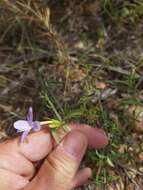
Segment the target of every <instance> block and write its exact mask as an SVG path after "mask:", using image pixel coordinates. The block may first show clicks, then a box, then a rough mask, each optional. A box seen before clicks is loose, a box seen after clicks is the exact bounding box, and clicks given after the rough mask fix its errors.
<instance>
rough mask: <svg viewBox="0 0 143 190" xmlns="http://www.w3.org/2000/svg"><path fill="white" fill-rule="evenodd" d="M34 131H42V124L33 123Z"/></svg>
mask: <svg viewBox="0 0 143 190" xmlns="http://www.w3.org/2000/svg"><path fill="white" fill-rule="evenodd" d="M32 127H33V128H32V129H33V131H40V129H41V125H40V122H39V121H34V122H33V123H32Z"/></svg>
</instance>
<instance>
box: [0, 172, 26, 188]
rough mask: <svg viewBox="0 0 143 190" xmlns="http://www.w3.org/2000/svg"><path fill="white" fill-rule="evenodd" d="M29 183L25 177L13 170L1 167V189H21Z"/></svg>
mask: <svg viewBox="0 0 143 190" xmlns="http://www.w3.org/2000/svg"><path fill="white" fill-rule="evenodd" d="M28 183H29V181H28V180H26V179H25V178H24V177H21V176H19V175H17V174H14V173H13V172H11V171H6V170H4V169H0V189H1V190H19V189H22V188H24V187H25V186H26V185H27V184H28Z"/></svg>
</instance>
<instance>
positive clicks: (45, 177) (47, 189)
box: [24, 131, 87, 190]
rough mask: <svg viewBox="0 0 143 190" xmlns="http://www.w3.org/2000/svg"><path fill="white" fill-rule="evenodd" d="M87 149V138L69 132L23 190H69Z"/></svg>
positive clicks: (78, 133) (80, 134)
mask: <svg viewBox="0 0 143 190" xmlns="http://www.w3.org/2000/svg"><path fill="white" fill-rule="evenodd" d="M86 148H87V137H86V136H85V135H84V134H83V133H81V132H79V131H72V132H70V133H69V134H68V135H67V136H66V137H65V138H64V139H63V141H62V142H61V143H60V144H59V145H58V146H57V147H56V149H55V150H54V151H53V152H51V154H49V156H48V157H47V158H46V159H45V161H44V163H43V165H42V167H41V169H40V170H39V172H38V174H37V175H36V177H35V178H34V179H33V180H32V181H31V183H30V184H29V185H28V186H27V187H26V188H25V189H24V190H32V189H34V190H51V189H52V190H69V189H71V188H72V184H73V179H74V177H75V175H76V173H77V170H78V168H79V165H80V162H81V160H82V158H83V156H84V153H85V151H86Z"/></svg>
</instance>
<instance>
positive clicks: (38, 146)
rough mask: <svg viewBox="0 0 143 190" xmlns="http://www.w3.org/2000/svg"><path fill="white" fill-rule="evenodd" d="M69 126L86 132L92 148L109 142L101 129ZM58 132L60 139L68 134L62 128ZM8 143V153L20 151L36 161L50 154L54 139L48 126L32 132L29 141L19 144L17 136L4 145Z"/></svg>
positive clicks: (82, 125) (75, 125)
mask: <svg viewBox="0 0 143 190" xmlns="http://www.w3.org/2000/svg"><path fill="white" fill-rule="evenodd" d="M69 126H70V128H71V130H79V131H80V132H82V133H84V135H85V136H86V137H87V140H88V145H89V147H91V148H96V149H97V148H103V147H105V146H106V145H107V143H108V138H107V136H106V135H105V133H104V131H103V130H101V129H98V128H95V127H90V126H88V125H85V124H69ZM58 134H59V136H60V140H62V139H63V138H64V136H65V135H66V132H64V131H63V130H62V129H60V130H59V131H58ZM6 144H7V146H6V147H7V151H8V154H13V153H15V152H18V153H20V154H22V155H23V156H24V157H26V158H27V159H28V160H30V161H32V162H34V161H39V160H42V159H43V158H45V157H46V156H47V155H48V153H49V152H50V151H51V150H52V147H53V139H52V137H51V135H50V130H49V129H48V128H47V129H43V130H41V131H39V132H34V133H32V134H30V135H29V136H28V137H27V141H26V142H24V143H21V144H19V138H16V139H15V140H10V141H8V142H4V144H3V146H5V145H6ZM9 147H10V148H9ZM5 149H6V148H5ZM5 151H6V150H5Z"/></svg>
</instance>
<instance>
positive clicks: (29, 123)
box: [14, 107, 41, 142]
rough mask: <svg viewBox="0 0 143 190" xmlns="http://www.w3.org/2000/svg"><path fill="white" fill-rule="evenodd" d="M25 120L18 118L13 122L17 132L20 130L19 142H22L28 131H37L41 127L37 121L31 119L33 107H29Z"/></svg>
mask: <svg viewBox="0 0 143 190" xmlns="http://www.w3.org/2000/svg"><path fill="white" fill-rule="evenodd" d="M26 119H27V120H18V121H16V122H15V123H14V128H15V129H17V132H22V136H21V142H24V141H25V139H26V137H27V135H28V133H29V132H30V131H31V130H33V131H39V130H40V129H41V126H40V122H39V121H33V109H32V107H30V108H29V110H28V114H27V117H26Z"/></svg>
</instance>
